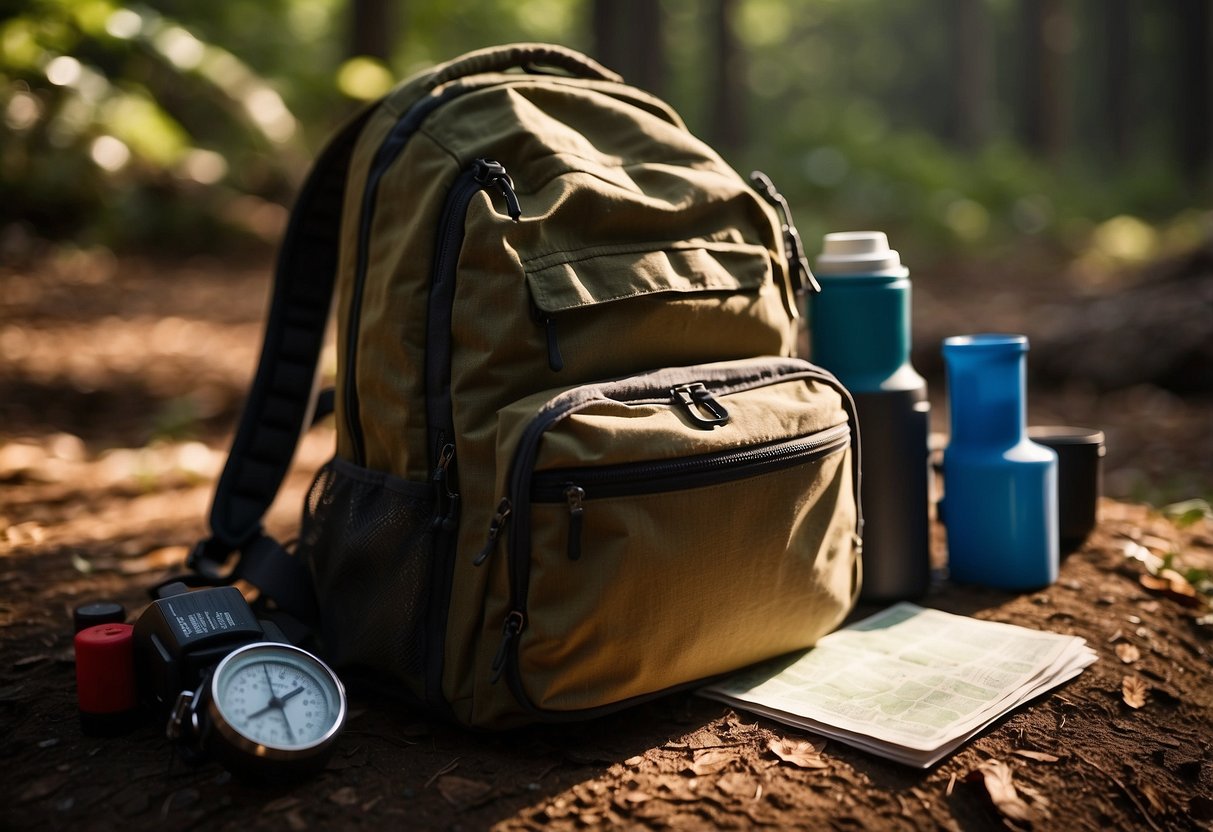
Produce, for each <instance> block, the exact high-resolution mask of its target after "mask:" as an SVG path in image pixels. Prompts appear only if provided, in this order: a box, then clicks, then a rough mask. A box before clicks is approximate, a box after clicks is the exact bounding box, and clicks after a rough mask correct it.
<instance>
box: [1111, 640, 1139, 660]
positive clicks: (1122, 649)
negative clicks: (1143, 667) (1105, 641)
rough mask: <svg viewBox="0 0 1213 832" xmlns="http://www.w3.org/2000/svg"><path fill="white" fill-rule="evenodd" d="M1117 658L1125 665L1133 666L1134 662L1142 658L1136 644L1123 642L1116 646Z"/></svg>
mask: <svg viewBox="0 0 1213 832" xmlns="http://www.w3.org/2000/svg"><path fill="white" fill-rule="evenodd" d="M1116 657H1117V658H1118V659H1120V660H1121V661H1122V662H1124V663H1125V664H1133V662H1135V661H1137V660H1138V659H1140V658H1141V651H1140V650H1138V649H1137V645H1136V644H1129V643H1128V642H1127V641H1122V642H1121V643H1120V644H1118V645H1116Z"/></svg>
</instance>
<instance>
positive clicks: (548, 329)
mask: <svg viewBox="0 0 1213 832" xmlns="http://www.w3.org/2000/svg"><path fill="white" fill-rule="evenodd" d="M531 318H532V320H534V321H535V324H536V325H537V326H541V327H543V335H544V337H545V338H546V339H547V344H548V368H549V369H550V370H551V371H552V372H553V373H558V372H560V371H561V370H563V369H564V356H562V355H561V354H560V339H559V338H558V337H557V335H556V318H555V317H553V315H552V313H551V312H545V311H544V310H542V309H540V308H539V304H537V303H535V296H534V295H532V296H531Z"/></svg>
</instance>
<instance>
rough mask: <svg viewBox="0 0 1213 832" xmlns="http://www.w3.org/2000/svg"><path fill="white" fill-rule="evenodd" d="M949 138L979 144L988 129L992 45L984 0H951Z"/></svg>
mask: <svg viewBox="0 0 1213 832" xmlns="http://www.w3.org/2000/svg"><path fill="white" fill-rule="evenodd" d="M952 42H953V53H952V54H953V67H952V71H953V84H954V86H953V90H954V94H955V101H954V104H955V106H954V108H953V121H952V125H951V133H952V139H953V141H955V142H956V144H957V145H959V146H961V147H966V148H976V147H980V146H981V144H982V143H983V142H984V141H985V140H986V137H987V136H988V135H989V131H990V77H991V64H992V57H993V49H992V43H991V38H990V12H989V9H988V8H987V5H986V0H952Z"/></svg>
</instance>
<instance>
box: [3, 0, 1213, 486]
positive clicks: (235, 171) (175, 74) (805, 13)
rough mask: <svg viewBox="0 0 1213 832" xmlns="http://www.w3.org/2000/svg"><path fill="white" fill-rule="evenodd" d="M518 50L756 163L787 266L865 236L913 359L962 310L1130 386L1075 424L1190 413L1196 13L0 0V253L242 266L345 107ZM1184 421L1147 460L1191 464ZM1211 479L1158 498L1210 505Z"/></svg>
mask: <svg viewBox="0 0 1213 832" xmlns="http://www.w3.org/2000/svg"><path fill="white" fill-rule="evenodd" d="M522 40H536V41H554V42H558V43H562V44H566V45H569V46H572V47H574V48H579V49H582V50H584V51H586V52H589V53H590V54H592V55H594V56H596V57H597V58H599V60H601V61H602V62H603V63H605V64H606V65H608V66H610V67H611V68H613V69H616V70H617V71H620V72H621V73H623V74H624V76H625V77H626V78H627V79H628V80H630V81H632V82H633V83H635V84H637V85H638V86H641V87H644V88H647V89H649V90H650V91H652V92H655V93H657V94H658V95H661V96H662V97H664V98H666V99H667V100H669V101H670V102H671V103H672V104H673V105H674V107H675V108H676V109H677V110H679V112H681V113H682V115H683V116H684V118H685V119H686V120H687V122H688V124H689V125H690V126H691V128H692V129H693V130H694V131H695V132H696V133H697V134H699V135H700V136H702V137H704V138H706V139H707V140H708V141H709V142H711V143H712V144H714V145H715V146H716V147H717V148H718V149H720V150H721V152H722V153H723V154H724V155H725V157H726V158H727V159H728V160H729V161H730V162H732V163H733V164H734V165H735V166H736V167H737V168H738V169H739V170H741V171H742V172H747V171H749V170H750V169H751V168H761V169H762V170H764V171H766V172H767V173H769V174H770V175H771V176H772V178H773V179H774V181H775V182H776V183H777V184H778V185H779V187H780V189H781V190H782V191H783V192H784V194H785V195H786V196H787V197H788V199H789V201H790V203H791V205H792V208H793V211H794V213H795V216H796V220H797V223H798V225H799V226H800V230H801V233H802V235H803V237H804V239H805V242H806V247H807V249H808V251H809V254H810V257H811V258H812V257H813V256H814V255H815V253H816V251H817V249H818V247H819V245H820V236H821V234H822V233H824V232H826V231H832V230H847V229H857V228H879V229H883V230H886V231H887V232H888V233H889V235H890V239H891V240H892V242H893V244H894V246H895V247H896V248H898V249H900V250H901V251H902V255H903V260H905V261H906V262H908V263H909V264H910V265H911V268H912V270H913V274H914V276H915V285H916V293H917V294H916V301H915V302H916V315H917V317H916V327H918V334H919V335H920V336H921V337H922V338H923V339H925V341H924V342H925V343H927V345H928V348H927V350H926V352H925V353H924V358H923V363H924V364H927V365H929V364H931V362H932V361H936V362H937V361H938V337H939V336H940V335H943V334H950V332H955V331H961V330H962V329H967V328H968V327H971V326H974V325H975V323H974V322H975V320H977V319H976V318H975V317H974V316H973V315H972V314H970V312H969V307H966V306H964V304H963V303H960V302H959V300H958V299H967V300H968V301H969V302H970V306H971V305H973V304H977V305H978V306H982V305H984V307H985V308H987V309H995V310H997V309H1004V308H1005V309H1006V310H1009V311H1008V312H1007V314H1005V315H1003V316H1002V317H1001V318H1000V317H999V315H997V314H994V313H991V314H990V315H989V316H987V318H986V319H985V320H982V321H981V323H980V325H981V326H983V327H984V328H990V327H992V326H995V325H1004V326H1011V327H1017V328H1021V329H1024V330H1026V331H1031V334H1032V337H1033V349H1034V352H1033V354H1032V358H1031V359H1030V371H1035V372H1038V373H1039V376H1040V378H1042V379H1044V378H1046V377H1049V376H1050V375H1052V376H1054V377H1060V376H1066V374H1067V372H1069V376H1070V378H1071V379H1072V378H1074V377H1075V376H1081V377H1083V378H1084V379H1085V382H1084V383H1086V384H1088V386H1089V387H1092V389H1100V390H1102V389H1105V388H1106V389H1117V388H1122V389H1129V388H1131V389H1135V390H1138V391H1139V392H1138V393H1135V394H1132V395H1129V398H1127V399H1123V400H1121V399H1111V400H1109V399H1106V398H1104V399H1097V400H1095V402H1096V404H1093V405H1091V407H1090V408H1088V409H1086V410H1082V409H1081V408H1079V409H1078V410H1079V412H1080V415H1081V414H1089V418H1091V419H1095V418H1097V417H1098V413H1097V409H1098V408H1097V407H1096V405H1098V406H1100V407H1104V408H1105V409H1106V408H1107V407H1109V406H1111V407H1114V408H1118V409H1124V408H1126V407H1127V408H1140V409H1141V410H1142V412H1143V413H1146V414H1147V415H1148V414H1149V413H1151V412H1154V413H1155V415H1157V413H1160V412H1162V413H1163V415H1164V416H1165V415H1166V414H1167V413H1170V412H1171V411H1170V410H1168V408H1171V407H1172V406H1173V405H1174V401H1173V400H1172V399H1165V400H1160V399H1158V398H1157V397H1156V396H1155V397H1154V398H1152V396H1154V393H1141V392H1140V390H1141V389H1142V385H1146V386H1147V387H1149V389H1150V390H1164V391H1167V392H1166V394H1165V395H1166V396H1181V397H1184V400H1185V401H1186V402H1189V403H1190V402H1195V403H1196V405H1197V406H1198V409H1197V410H1196V411H1195V412H1196V413H1197V414H1199V413H1202V412H1204V413H1206V414H1207V411H1201V410H1199V407H1207V406H1208V405H1209V403H1210V402H1211V401H1213V399H1210V396H1211V395H1213V344H1211V343H1210V340H1211V338H1213V327H1210V325H1209V320H1210V317H1211V316H1210V308H1211V307H1213V2H1210V0H1166V2H1150V0H914V2H908V0H222V2H197V0H156V1H155V2H147V3H142V4H138V3H128V2H123V1H122V0H0V113H2V114H3V118H2V120H0V193H2V194H3V197H4V198H3V199H0V264H3V263H8V264H14V263H21V262H34V261H37V260H39V258H42V259H45V258H47V257H51V258H52V259H54V258H58V259H59V260H62V259H64V258H68V259H70V258H72V257H77V256H85V257H92V258H96V257H114V258H125V257H129V256H139V257H153V258H155V257H162V258H176V259H177V260H185V259H187V258H189V257H193V256H200V255H201V256H215V257H218V258H221V261H227V260H229V259H230V260H231V261H232V262H237V261H239V259H240V258H241V257H245V256H250V257H251V258H252V259H254V260H255V259H256V258H258V257H261V258H263V259H264V256H265V254H266V253H267V252H268V251H270V250H272V246H273V244H275V243H276V241H277V239H278V237H279V235H280V233H281V231H282V229H283V227H284V224H285V220H286V216H287V211H288V209H289V205H290V203H291V200H292V198H293V193H294V189H295V188H296V187H297V185H298V183H299V182H300V180H301V178H302V176H303V175H304V174H305V172H306V170H307V166H308V164H309V161H310V159H311V157H312V155H313V154H314V153H315V152H316V150H317V149H318V148H319V147H320V145H321V144H322V143H323V141H324V139H325V137H326V136H327V135H328V134H329V133H330V131H331V130H332V129H333V128H334V127H335V126H336V125H337V124H338V123H339V122H340V121H341V120H342V119H343V118H344V117H345V116H347V115H348V114H350V113H352V112H353V111H354V110H355V109H357V108H358V107H359V106H361V105H362V103H363V102H366V101H369V100H372V99H374V98H376V97H378V96H380V95H382V94H383V93H384V92H386V91H387V90H388V89H389V88H390V87H391V86H392V84H393V83H395V82H396V81H397V80H399V79H402V78H404V77H406V76H408V75H409V74H411V73H413V72H415V71H418V70H420V69H422V68H424V67H426V66H428V65H430V64H432V63H435V62H439V61H444V60H447V59H449V58H452V57H454V56H456V55H458V54H459V53H461V52H463V51H466V50H470V49H474V48H479V47H483V46H489V45H493V44H499V43H505V42H509V41H522ZM1160 287H1161V288H1160ZM1135 292H1155V293H1156V295H1157V296H1155V295H1145V294H1134V293H1135ZM1061 296H1064V297H1067V298H1072V299H1076V300H1075V303H1074V304H1071V305H1070V306H1067V307H1066V309H1065V310H1064V313H1063V312H1058V311H1057V310H1056V309H1054V310H1053V312H1051V313H1050V314H1048V315H1043V314H1041V315H1038V314H1036V313H1037V310H1041V309H1043V307H1042V306H1040V304H1041V303H1042V302H1044V301H1050V300H1053V301H1055V300H1057V299H1058V298H1059V297H1061ZM1114 296H1115V297H1121V298H1122V300H1120V301H1119V302H1117V303H1112V302H1111V301H1109V298H1111V297H1114ZM949 300H951V301H952V303H951V304H949V303H947V302H946V301H949ZM1078 301H1081V304H1079V303H1078ZM1100 304H1103V305H1100ZM1147 309H1150V310H1162V311H1158V312H1157V314H1154V313H1153V312H1151V313H1150V314H1145V313H1144V311H1143V310H1147ZM918 321H922V322H923V324H922V325H921V326H920V325H919V323H918ZM1033 322H1036V323H1041V322H1043V323H1042V324H1041V325H1042V326H1044V325H1046V324H1047V326H1046V327H1045V328H1046V329H1048V330H1049V331H1050V332H1051V333H1052V334H1053V336H1056V337H1052V338H1051V342H1052V343H1054V344H1056V345H1057V346H1056V348H1055V349H1054V350H1052V352H1050V351H1049V350H1048V349H1046V348H1045V347H1047V346H1048V344H1047V343H1045V342H1044V340H1043V339H1042V342H1041V347H1042V349H1040V350H1037V340H1036V338H1037V333H1036V331H1035V330H1032V329H1031V326H1030V325H1031V324H1032V323H1033ZM0 323H2V322H0ZM1096 324H1098V325H1097V326H1096ZM1084 327H1085V328H1084ZM1091 327H1095V328H1094V329H1092V328H1091ZM1050 328H1051V329H1050ZM10 329H11V327H10ZM10 334H11V333H10ZM21 337H24V336H21ZM1067 339H1068V341H1067ZM9 340H10V342H11V343H10V344H9V346H12V344H18V345H19V342H20V338H18V337H17V336H15V335H14V336H13V337H12V338H10V339H9ZM1163 342H1166V343H1169V344H1171V345H1172V346H1171V347H1169V348H1167V349H1160V345H1161V344H1162V343H1163ZM4 346H5V342H4V339H3V338H0V347H4ZM1084 349H1085V352H1083V350H1084ZM1168 350H1169V351H1168ZM1160 353H1167V356H1165V357H1159V354H1160ZM1172 353H1174V354H1172ZM1146 355H1150V356H1151V361H1152V362H1153V363H1152V364H1151V366H1147V367H1144V368H1142V367H1139V366H1137V364H1139V363H1140V360H1141V357H1142V356H1146ZM916 360H917V359H916ZM1135 362H1136V363H1135ZM1059 368H1061V369H1059ZM249 369H250V371H251V366H250V368H249ZM925 369H926V370H927V371H931V370H932V369H934V370H937V369H938V367H934V368H932V367H931V366H927V367H925ZM1133 395H1135V396H1137V398H1133ZM1193 397H1195V398H1193ZM1160 401H1163V404H1159V402H1160ZM1174 406H1175V407H1178V405H1174ZM1184 407H1186V408H1187V410H1185V412H1186V413H1189V414H1190V412H1192V409H1191V407H1189V406H1188V405H1184ZM1152 408H1153V411H1152V410H1151V409H1152ZM1159 408H1161V410H1159ZM1065 410H1066V409H1065V408H1060V409H1058V410H1057V411H1055V412H1058V413H1061V414H1062V415H1066V414H1065ZM1164 411H1165V412H1164ZM1069 412H1070V413H1073V412H1074V408H1070V410H1069ZM1070 418H1076V417H1074V416H1071V417H1070ZM1150 418H1153V417H1150ZM1197 423H1198V427H1199V425H1200V424H1203V427H1200V428H1199V430H1197V428H1191V432H1190V433H1188V434H1185V438H1184V439H1183V442H1181V443H1180V444H1181V445H1182V444H1183V443H1184V442H1189V441H1190V442H1194V443H1196V444H1197V445H1198V446H1199V447H1198V448H1197V449H1196V450H1197V451H1198V452H1197V453H1195V454H1192V453H1191V452H1190V449H1189V451H1188V452H1187V453H1186V454H1185V453H1183V452H1180V455H1179V456H1177V457H1175V459H1174V460H1172V461H1168V460H1163V461H1162V462H1161V463H1160V464H1172V462H1174V463H1175V464H1179V463H1183V462H1184V461H1187V463H1188V465H1189V467H1193V466H1194V467H1197V468H1198V469H1199V468H1200V467H1201V466H1202V465H1205V464H1206V463H1207V462H1208V458H1209V457H1213V439H1210V437H1213V431H1210V430H1208V428H1209V427H1210V425H1209V424H1208V419H1207V416H1206V417H1204V419H1203V422H1202V421H1201V419H1200V418H1198V419H1197ZM1185 424H1187V423H1186V422H1185ZM1145 429H1146V428H1145V427H1143V431H1144V430H1145ZM1120 439H1121V442H1122V444H1123V443H1126V442H1132V441H1135V440H1134V439H1133V436H1129V435H1122V436H1121V437H1120ZM1210 467H1213V465H1209V466H1207V467H1205V468H1204V469H1203V470H1198V471H1197V472H1196V475H1195V477H1193V478H1188V479H1185V480H1184V482H1183V484H1182V486H1179V488H1180V490H1185V489H1186V490H1187V491H1189V492H1190V491H1192V490H1195V491H1197V492H1202V493H1209V492H1213V484H1210V483H1211V479H1213V473H1211V472H1210V471H1209V468H1210ZM1136 484H1137V480H1134V479H1132V477H1130V478H1128V479H1126V480H1124V481H1123V482H1119V483H1116V484H1114V487H1113V488H1112V489H1111V490H1112V491H1113V492H1114V493H1125V494H1128V493H1131V492H1133V490H1134V488H1136V487H1137V485H1136ZM1172 490H1174V489H1172Z"/></svg>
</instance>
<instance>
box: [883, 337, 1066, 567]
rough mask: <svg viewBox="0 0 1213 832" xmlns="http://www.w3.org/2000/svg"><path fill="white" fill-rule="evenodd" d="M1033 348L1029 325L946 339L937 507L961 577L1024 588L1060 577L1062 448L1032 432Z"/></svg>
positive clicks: (951, 558)
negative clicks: (946, 424) (946, 428)
mask: <svg viewBox="0 0 1213 832" xmlns="http://www.w3.org/2000/svg"><path fill="white" fill-rule="evenodd" d="M1027 351H1028V339H1027V338H1026V337H1024V336H1023V335H1002V334H983V335H961V336H956V337H952V338H945V339H944V342H943V357H944V364H945V367H946V372H947V383H948V413H949V418H950V421H951V436H950V437H949V439H948V446H947V448H945V449H944V454H943V482H944V497H943V501H942V503H941V505H940V513H941V515H942V519H943V523H944V526H945V527H946V528H947V533H948V572H949V576H950V577H951V579H952V580H955V581H958V582H960V583H972V584H982V585H985V586H992V587H997V588H999V589H1010V590H1025V589H1036V588H1039V587H1042V586H1046V585H1047V584H1051V583H1053V582H1054V581H1056V580H1057V570H1058V552H1059V545H1058V525H1057V524H1058V520H1057V454H1056V453H1055V452H1054V451H1053V450H1051V449H1050V448H1046V447H1044V446H1043V445H1039V444H1037V443H1035V442H1033V441H1032V440H1031V439H1029V438H1028V432H1027V402H1026V398H1027V394H1026V386H1027ZM865 436H866V434H865Z"/></svg>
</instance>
